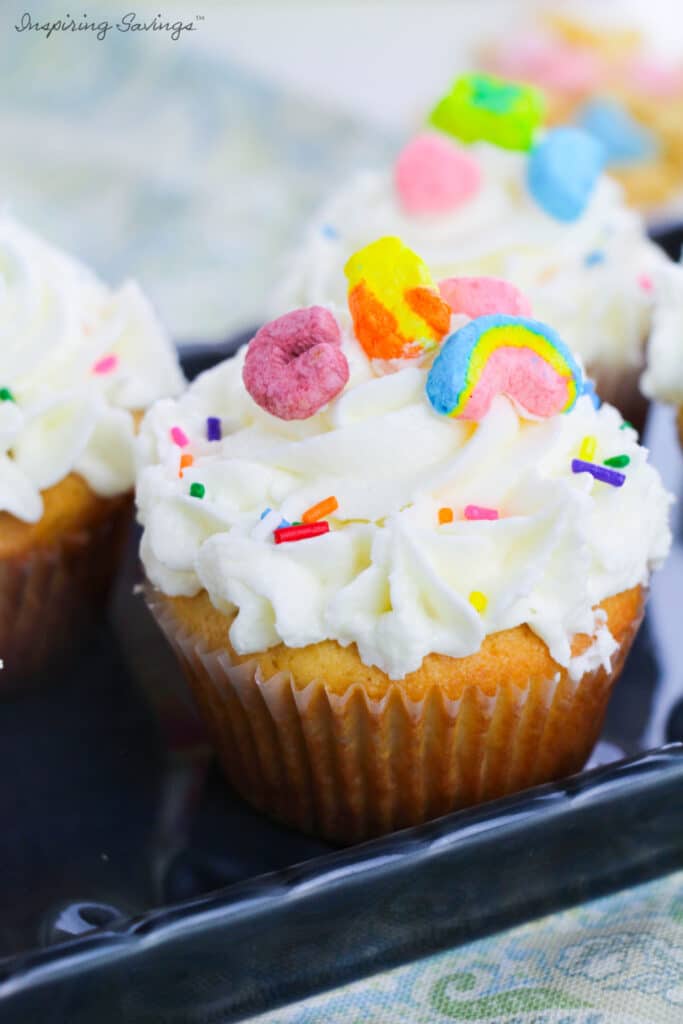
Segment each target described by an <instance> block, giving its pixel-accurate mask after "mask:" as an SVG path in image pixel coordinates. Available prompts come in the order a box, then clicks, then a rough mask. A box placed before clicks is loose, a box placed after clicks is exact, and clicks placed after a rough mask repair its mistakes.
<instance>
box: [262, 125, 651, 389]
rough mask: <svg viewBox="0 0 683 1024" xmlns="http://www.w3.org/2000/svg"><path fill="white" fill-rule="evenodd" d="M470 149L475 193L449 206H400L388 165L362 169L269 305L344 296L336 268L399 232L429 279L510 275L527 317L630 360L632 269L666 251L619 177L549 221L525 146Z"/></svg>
mask: <svg viewBox="0 0 683 1024" xmlns="http://www.w3.org/2000/svg"><path fill="white" fill-rule="evenodd" d="M467 152H468V153H469V154H470V155H471V156H473V157H474V159H476V161H477V162H478V164H479V166H480V168H481V172H482V183H481V188H480V190H479V192H478V193H477V194H476V195H475V196H474V197H473V198H471V199H469V200H467V201H466V202H464V203H463V204H462V205H461V206H459V207H457V208H456V209H454V210H452V211H450V212H445V213H439V214H409V213H406V212H405V211H404V210H403V209H402V207H401V203H400V199H399V196H398V193H397V190H396V187H395V185H394V180H393V173H392V172H390V171H387V172H364V173H361V174H358V175H357V176H356V177H355V178H353V179H352V180H351V181H350V182H349V184H348V185H347V186H345V187H344V188H342V189H341V191H339V192H338V193H337V194H336V195H335V196H333V197H332V198H331V199H330V201H329V202H328V203H327V204H326V205H325V206H324V208H323V209H322V210H321V211H320V212H319V213H318V215H317V216H316V217H315V218H314V220H313V221H312V223H311V224H310V225H309V227H308V229H307V231H306V233H305V237H304V239H303V242H302V245H301V247H300V248H299V250H298V251H296V252H295V253H294V254H293V255H292V257H291V260H290V262H289V263H288V269H287V272H286V273H285V275H284V277H283V280H282V282H281V285H280V287H279V288H278V289H276V292H275V295H274V300H273V304H272V308H271V311H270V312H271V313H272V314H273V315H275V314H279V313H282V312H285V311H286V310H288V309H292V308H293V307H296V306H306V305H310V304H312V303H320V304H325V303H332V304H334V305H336V306H338V307H341V306H343V305H344V303H345V295H346V279H345V277H344V274H343V272H342V271H343V266H344V264H345V262H346V260H347V259H348V258H349V256H351V254H352V253H354V252H355V251H357V250H358V249H360V248H361V247H362V246H364V245H366V244H367V243H368V242H371V241H374V239H375V238H378V237H380V236H382V235H397V236H398V237H399V238H401V239H402V240H403V241H404V242H405V243H406V245H408V246H410V248H412V249H414V250H415V252H417V253H418V255H420V256H421V257H422V258H423V259H424V260H425V261H426V263H427V264H428V265H429V267H430V269H431V271H432V273H433V276H434V279H435V280H436V281H439V280H442V279H443V278H445V277H452V276H459V275H465V276H470V275H472V276H478V275H489V276H494V277H501V278H505V279H506V280H508V281H512V282H513V284H515V285H517V287H518V288H520V289H521V290H522V291H523V292H524V293H525V294H526V295H527V297H528V298H529V299H530V301H531V305H532V308H533V315H534V316H535V317H536V318H537V319H539V320H542V321H544V322H546V323H549V324H552V325H553V326H554V327H555V329H556V330H558V331H559V332H560V334H561V335H562V337H563V338H564V340H565V341H566V342H567V344H568V345H569V346H570V347H571V348H572V349H573V350H574V351H575V352H577V353H578V354H579V355H580V356H581V358H582V359H583V361H584V363H585V364H586V365H587V366H588V367H589V369H590V368H591V367H592V366H599V365H608V366H623V367H626V366H637V365H639V363H640V362H641V357H642V344H643V340H644V338H645V337H646V335H647V332H648V329H649V324H650V317H651V311H652V299H653V296H652V294H651V293H649V292H648V291H647V290H646V289H644V288H642V287H641V286H640V283H639V279H640V278H641V277H642V275H643V274H645V275H649V274H651V273H652V272H653V271H654V270H655V269H656V268H657V267H659V266H661V265H662V263H663V262H664V261H665V257H664V255H663V254H662V253H661V252H660V250H659V249H658V248H657V247H656V246H655V245H654V244H653V243H652V242H650V241H649V240H648V238H647V236H646V234H645V230H644V227H643V224H642V221H641V219H640V217H639V215H638V214H637V213H636V212H635V211H633V210H631V209H629V208H628V207H626V206H625V204H624V202H623V199H622V195H621V190H620V187H619V185H618V184H617V183H616V182H615V181H613V180H612V179H611V178H608V177H607V176H605V175H603V176H602V177H601V178H600V180H599V182H598V184H597V186H596V188H595V190H594V192H593V194H592V196H591V199H590V201H589V203H588V205H587V207H586V209H585V210H584V212H583V214H582V215H581V216H580V217H579V218H578V219H577V220H576V221H573V222H572V223H567V222H563V221H559V220H555V219H554V218H553V217H551V216H550V215H549V214H547V213H545V212H544V211H543V209H542V208H541V207H540V206H539V205H538V204H537V203H536V201H535V200H534V198H533V197H532V195H531V194H530V192H529V189H528V187H527V184H526V167H527V162H528V156H527V155H526V154H524V153H517V152H510V151H508V150H503V149H499V148H497V147H495V146H491V145H489V144H488V143H485V142H482V143H476V144H475V145H473V146H470V147H468V149H467Z"/></svg>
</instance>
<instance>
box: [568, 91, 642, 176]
mask: <svg viewBox="0 0 683 1024" xmlns="http://www.w3.org/2000/svg"><path fill="white" fill-rule="evenodd" d="M579 124H580V125H581V127H582V128H583V130H584V131H586V132H589V133H590V134H591V135H592V136H593V138H595V139H597V140H598V141H599V142H601V143H602V146H603V148H604V150H605V159H606V161H607V163H608V164H631V163H639V162H640V161H643V160H649V159H651V158H652V157H654V156H656V155H657V150H658V148H659V147H658V145H657V140H656V139H655V137H654V135H653V134H652V133H651V132H649V131H648V130H647V128H645V127H643V125H641V124H639V123H638V122H637V121H634V119H633V118H632V117H631V115H630V114H629V112H628V111H627V110H626V109H625V108H624V107H622V106H621V104H620V103H617V102H616V100H592V101H591V102H590V103H587V104H586V106H585V107H584V108H583V110H582V111H581V115H580V118H579Z"/></svg>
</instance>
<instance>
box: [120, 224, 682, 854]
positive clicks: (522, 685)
mask: <svg viewBox="0 0 683 1024" xmlns="http://www.w3.org/2000/svg"><path fill="white" fill-rule="evenodd" d="M469 281H470V279H463V280H462V281H461V282H460V283H462V284H463V288H464V292H467V298H466V299H463V303H462V309H461V312H460V313H459V314H456V315H455V316H454V317H451V310H450V308H449V306H448V304H447V303H446V302H444V300H443V299H442V298H441V297H440V296H439V293H438V291H437V288H436V284H435V281H434V280H433V278H432V277H431V275H430V273H429V270H428V268H427V266H426V264H425V263H424V262H423V261H422V260H421V259H420V258H419V256H418V255H417V254H415V253H414V252H412V251H411V250H410V249H408V248H407V247H405V246H404V245H403V244H402V243H401V242H400V241H399V240H398V239H395V238H385V239H380V240H378V241H376V242H375V243H373V244H371V245H369V246H368V247H366V248H365V249H363V250H361V251H359V252H357V253H355V254H353V255H352V257H351V259H350V260H349V262H348V264H347V267H346V283H347V287H348V292H349V310H350V312H351V316H349V313H348V312H345V311H344V310H342V309H341V308H337V307H335V309H334V313H332V312H331V311H330V310H329V309H326V308H324V307H321V306H313V307H308V308H306V309H299V310H296V311H293V312H290V313H289V314H285V315H283V316H282V317H280V318H278V319H277V320H275V321H273V322H272V323H270V324H268V325H267V326H266V327H264V328H262V329H261V330H260V331H259V332H258V333H257V335H256V336H255V338H254V339H253V340H252V341H251V342H250V344H249V346H248V347H247V348H242V349H241V350H240V351H239V352H238V354H237V355H236V356H235V357H234V358H232V359H230V360H228V361H226V362H224V363H222V364H220V365H219V366H217V367H216V368H215V369H213V370H211V371H209V372H207V373H206V374H205V375H203V376H202V377H200V378H199V379H198V380H197V381H196V382H195V383H194V384H192V385H191V386H190V388H189V390H188V391H187V392H186V394H185V395H184V396H182V397H181V398H180V399H179V400H177V401H161V402H159V403H157V404H156V405H155V406H154V408H153V409H152V410H151V411H150V412H149V413H148V414H147V416H146V417H145V420H144V421H143V424H142V428H141V436H140V445H139V448H140V456H141V464H142V469H141V473H140V477H139V481H138V490H137V500H138V510H139V517H140V520H141V522H142V524H143V526H144V533H143V538H142V547H141V555H142V560H143V563H144V567H145V570H146V573H147V577H148V580H149V582H150V584H151V586H150V588H149V591H148V597H149V604H150V607H151V609H152V611H153V613H154V614H155V616H156V617H157V619H158V621H159V623H160V625H161V627H162V629H163V630H164V631H165V633H166V635H167V636H168V638H169V640H170V642H171V644H172V645H173V647H174V649H175V650H176V652H177V654H178V656H179V657H180V660H181V662H182V664H183V667H184V669H185V672H186V675H187V677H188V681H189V683H190V685H191V687H192V690H193V692H194V695H195V698H196V700H197V703H198V706H199V708H200V710H201V712H202V713H203V715H204V718H205V720H206V722H207V725H208V727H209V730H210V733H211V736H212V738H213V740H214V743H215V746H216V748H217V750H218V753H219V755H220V757H221V761H222V764H223V767H224V769H225V771H226V773H227V775H228V778H229V779H230V781H231V782H232V784H233V785H234V786H235V788H236V789H237V790H238V792H239V793H241V794H242V796H244V797H245V798H246V799H247V800H248V801H250V802H251V803H253V804H254V805H255V806H257V807H258V808H260V809H261V810H263V811H265V812H266V813H268V814H270V815H272V816H274V817H276V818H279V819H281V820H283V821H286V822H288V823H290V824H293V825H295V826H297V827H299V828H301V829H303V830H305V831H309V832H314V833H318V834H320V835H323V836H325V837H326V838H329V839H332V840H335V841H339V842H352V841H358V840H360V839H363V838H365V837H367V836H371V835H376V834H379V833H382V832H386V831H390V830H392V829H395V828H400V827H404V826H408V825H413V824H417V823H418V822H420V821H423V820H425V819H428V818H430V817H435V816H437V815H440V814H443V813H446V812H447V811H450V810H453V809H455V808H458V807H462V806H467V805H469V804H472V803H475V802H477V801H481V800H486V799H492V798H495V797H498V796H502V795H503V794H505V793H509V792H513V791H515V790H517V789H523V788H525V787H527V786H529V785H533V784H535V783H539V782H543V781H548V780H550V779H553V778H557V777H559V776H561V775H563V774H567V773H570V772H572V771H575V770H578V769H579V768H581V767H582V765H583V764H584V762H585V760H586V758H587V757H588V754H589V752H590V750H591V748H592V746H593V744H594V742H595V740H596V737H597V735H598V733H599V731H600V728H601V723H602V719H603V716H604V713H605V710H606V707H607V702H608V699H609V695H610V693H611V690H612V686H613V684H614V683H615V681H616V679H617V677H618V675H619V672H620V669H621V667H622V665H623V662H624V659H625V658H626V655H627V653H628V650H629V648H630V645H631V642H632V640H633V637H634V636H635V633H636V631H637V628H638V625H639V622H640V619H641V616H642V612H643V603H644V599H645V594H646V590H647V587H648V583H649V578H650V573H651V571H652V570H653V569H655V568H656V567H657V566H658V565H659V564H660V563H661V561H662V560H663V559H664V557H665V556H666V554H667V551H668V549H669V545H670V539H671V538H670V532H669V527H668V523H667V518H668V506H669V501H670V499H669V497H668V495H667V494H666V492H665V490H664V488H663V486H662V484H661V481H660V479H659V477H658V475H657V473H656V471H655V470H654V469H653V468H652V467H651V466H650V465H649V464H648V462H647V451H646V450H645V449H643V448H640V447H639V446H638V444H637V438H636V434H635V431H634V430H633V429H632V428H630V427H629V426H628V424H626V423H625V422H624V421H623V419H622V417H621V415H620V414H619V413H618V412H617V410H615V409H614V408H612V407H611V406H608V405H606V404H605V405H603V406H602V408H600V409H596V408H595V406H594V403H593V401H592V400H591V397H590V396H589V395H588V394H586V393H585V381H584V379H583V376H582V373H581V370H580V368H579V366H578V365H577V363H576V362H575V360H574V357H573V355H572V353H571V352H570V350H569V349H568V348H567V347H566V346H565V345H564V343H563V342H562V340H561V339H560V337H559V336H558V335H557V334H556V332H554V331H553V330H552V329H551V328H549V327H546V326H544V325H542V324H540V323H538V322H537V321H533V320H529V319H527V318H525V317H524V316H520V315H518V312H519V310H520V309H521V308H522V307H523V306H524V296H522V295H521V294H520V293H519V292H518V291H517V290H516V289H515V288H514V287H513V286H512V285H509V284H501V283H500V282H495V283H490V282H480V285H481V288H480V289H475V290H472V289H471V288H470V290H469V291H467V287H468V282H469ZM457 283H458V282H455V281H454V282H453V287H456V285H457ZM464 292H463V294H464ZM483 299H485V300H486V304H487V307H488V313H487V315H483V316H479V315H478V310H479V309H480V308H481V305H482V300H483ZM469 314H472V317H473V318H471V317H470V315H469ZM452 328H454V333H452V334H451V335H450V336H449V337H448V338H446V339H445V340H444V336H445V335H446V334H447V332H449V331H450V330H451V329H452ZM463 353H466V354H467V357H466V358H465V357H464V356H463ZM179 439H180V440H181V441H182V445H181V446H179ZM645 513H646V514H645Z"/></svg>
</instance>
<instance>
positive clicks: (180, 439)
mask: <svg viewBox="0 0 683 1024" xmlns="http://www.w3.org/2000/svg"><path fill="white" fill-rule="evenodd" d="M171 438H172V440H173V441H175V443H176V444H177V445H178V447H179V448H185V447H186V446H187V445H188V444H189V443H190V439H189V438H188V436H187V434H186V433H185V431H184V430H183V429H182V428H181V427H171Z"/></svg>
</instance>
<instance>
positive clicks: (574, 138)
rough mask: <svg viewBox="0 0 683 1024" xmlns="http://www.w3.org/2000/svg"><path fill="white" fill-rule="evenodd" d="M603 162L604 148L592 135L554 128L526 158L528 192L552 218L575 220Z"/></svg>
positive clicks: (595, 182)
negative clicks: (527, 160) (527, 159)
mask: <svg viewBox="0 0 683 1024" xmlns="http://www.w3.org/2000/svg"><path fill="white" fill-rule="evenodd" d="M603 162H604V152H603V148H602V146H601V145H600V143H599V142H598V141H597V140H596V139H594V138H593V137H592V135H589V134H588V133H587V132H583V131H581V129H580V128H553V129H552V130H551V131H549V132H547V133H546V135H545V136H544V138H543V139H541V141H540V142H539V144H538V145H537V146H535V147H534V148H533V149H532V151H531V153H530V155H529V162H528V164H527V185H528V187H529V191H530V192H531V194H532V196H533V197H534V199H535V200H536V202H537V203H538V205H539V206H540V207H541V209H542V210H545V212H546V213H548V214H550V216H551V217H554V218H555V219H556V220H562V221H573V220H577V219H578V218H579V217H580V216H581V214H582V213H583V211H584V210H585V208H586V206H587V205H588V201H589V199H590V197H591V194H592V192H593V189H594V188H595V185H596V184H597V181H598V178H599V177H600V172H601V171H602V167H603Z"/></svg>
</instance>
